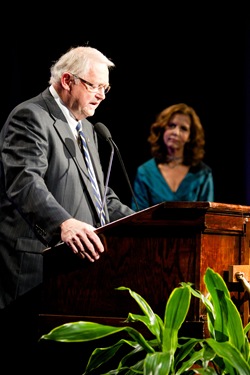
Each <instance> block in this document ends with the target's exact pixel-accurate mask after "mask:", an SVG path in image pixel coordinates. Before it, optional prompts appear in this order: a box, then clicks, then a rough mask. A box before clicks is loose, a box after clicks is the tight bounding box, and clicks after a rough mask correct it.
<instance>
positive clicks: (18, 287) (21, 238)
mask: <svg viewBox="0 0 250 375" xmlns="http://www.w3.org/2000/svg"><path fill="white" fill-rule="evenodd" d="M82 123H83V131H84V133H85V136H86V138H87V142H88V146H89V152H90V155H91V157H92V160H93V164H94V167H95V171H96V176H97V180H98V183H99V186H100V191H101V194H103V192H104V176H103V171H102V167H101V163H100V159H99V154H98V149H97V136H96V133H95V131H94V129H93V125H92V124H91V123H90V122H89V121H87V120H84V121H82ZM105 212H106V216H107V218H108V220H110V221H114V220H117V219H119V218H121V217H123V216H127V215H130V214H132V213H133V212H134V211H132V210H131V209H130V208H129V207H128V206H126V205H124V204H122V203H121V201H120V200H119V198H118V197H117V195H116V194H115V193H114V192H113V191H112V189H110V188H108V189H107V195H106V205H105ZM71 217H74V218H76V219H78V220H82V221H84V222H87V223H89V224H91V225H93V226H95V227H98V226H99V225H100V222H99V218H98V215H97V211H96V207H95V203H94V196H93V193H92V188H91V183H90V180H89V177H88V172H87V169H86V165H85V163H84V160H83V156H82V154H81V152H80V149H79V147H78V145H77V142H76V140H75V138H74V136H73V134H72V132H71V130H70V127H69V125H68V123H67V122H66V119H65V117H64V115H63V113H62V111H61V110H60V108H59V107H58V105H57V103H56V102H55V100H54V98H53V97H52V95H51V94H50V92H49V89H46V90H45V91H44V92H42V93H41V94H39V95H38V96H36V97H34V98H32V99H30V100H28V101H26V102H24V103H21V104H19V105H18V106H17V107H16V108H14V109H13V111H12V112H11V113H10V115H9V117H8V119H7V121H6V123H5V125H4V126H3V128H2V130H1V133H0V308H4V307H5V306H6V305H8V304H9V303H10V302H12V301H13V300H15V299H17V297H18V296H21V295H23V294H24V293H26V292H28V291H29V290H31V289H32V288H35V287H36V286H38V285H39V284H40V283H41V282H42V271H43V264H42V255H41V251H42V250H43V249H44V248H45V247H47V246H53V245H55V244H56V243H58V242H59V241H60V230H59V229H60V228H59V226H60V224H61V223H62V222H63V221H65V220H67V219H69V218H71Z"/></svg>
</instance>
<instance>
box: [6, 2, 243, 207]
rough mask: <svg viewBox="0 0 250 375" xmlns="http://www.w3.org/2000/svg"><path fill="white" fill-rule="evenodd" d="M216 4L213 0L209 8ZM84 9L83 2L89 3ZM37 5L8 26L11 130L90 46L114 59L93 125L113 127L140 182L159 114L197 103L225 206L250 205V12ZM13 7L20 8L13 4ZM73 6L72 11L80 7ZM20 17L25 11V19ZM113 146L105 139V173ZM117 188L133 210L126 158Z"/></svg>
mask: <svg viewBox="0 0 250 375" xmlns="http://www.w3.org/2000/svg"><path fill="white" fill-rule="evenodd" d="M209 4H210V3H209ZM80 5H81V4H80ZM80 5H78V6H77V4H75V3H74V4H73V3H72V4H68V6H67V7H65V9H64V10H63V9H62V5H61V4H58V9H56V8H55V9H52V8H49V7H47V8H46V9H45V8H43V7H41V5H39V4H37V3H34V5H33V9H31V10H29V12H30V11H31V14H28V10H27V12H26V10H25V9H24V8H23V6H22V7H20V9H17V8H15V9H13V11H14V14H13V11H12V13H11V12H9V13H8V15H9V17H10V14H12V15H11V23H10V24H9V27H8V26H7V27H6V26H4V27H3V26H1V35H2V37H1V39H2V62H3V66H2V109H1V125H3V123H4V121H5V120H6V118H7V116H8V113H9V112H10V110H11V109H12V108H13V107H14V106H15V105H16V104H18V103H19V102H21V101H23V100H26V99H28V98H30V97H32V96H35V95H37V94H38V93H39V92H40V91H43V90H44V89H45V88H46V86H47V85H48V80H49V76H50V71H49V69H50V66H51V65H52V63H53V62H54V61H55V60H57V59H58V58H59V56H60V55H61V54H63V53H65V52H66V50H68V49H69V48H70V47H75V46H78V45H85V44H89V45H90V46H92V47H95V48H98V49H100V50H101V51H102V52H103V53H104V54H105V55H106V56H107V57H109V58H111V59H112V61H113V62H114V63H115V65H116V67H115V68H114V70H112V71H111V72H110V84H111V86H112V89H111V91H110V93H108V95H107V97H106V100H105V101H104V102H102V103H101V105H100V107H99V108H98V109H97V110H96V113H95V116H94V117H93V118H89V120H91V121H92V122H94V123H95V122H97V121H100V122H103V123H104V124H105V125H106V126H107V127H108V128H109V130H110V132H111V134H112V137H113V140H114V141H115V143H116V144H117V146H118V147H119V149H120V153H121V155H122V158H123V162H124V164H125V166H126V170H127V173H128V176H129V178H130V181H131V183H132V182H133V178H134V175H135V171H136V168H137V167H138V165H139V164H141V163H143V162H144V161H146V160H147V159H148V158H149V157H151V156H150V151H149V145H148V143H147V137H148V134H149V128H150V125H151V123H152V122H153V121H154V119H155V116H156V114H157V113H158V112H160V111H161V110H162V109H163V108H165V107H167V106H169V105H172V104H174V103H178V102H186V103H187V104H189V105H191V106H193V107H194V109H195V110H196V112H197V113H198V115H199V116H200V119H201V122H202V124H203V126H204V129H205V135H206V156H205V162H207V163H208V164H209V165H210V166H211V167H212V169H213V174H214V182H215V201H216V202H223V203H232V204H241V205H250V192H249V193H248V190H250V177H248V176H250V166H249V162H248V160H250V151H249V146H248V144H249V141H248V139H249V137H250V130H249V126H250V125H249V122H250V114H249V113H250V95H249V87H250V78H249V76H250V74H249V71H250V32H249V26H250V19H249V17H248V11H247V9H246V8H245V9H244V8H243V7H242V8H240V7H239V6H238V8H236V9H235V8H233V7H232V8H230V9H228V6H227V8H226V7H223V9H222V4H221V7H220V10H218V9H217V8H216V7H211V6H210V7H208V5H207V4H205V3H204V2H203V3H202V7H203V8H202V9H201V8H198V9H197V6H195V5H194V6H193V9H191V8H190V6H187V5H186V6H185V7H184V6H183V4H181V3H176V4H175V6H174V7H173V6H171V7H170V6H169V3H160V4H157V2H155V3H151V4H150V5H148V7H147V8H146V7H145V6H143V7H140V6H139V5H138V6H137V10H136V11H135V9H134V8H133V6H135V4H134V5H133V4H130V5H129V4H128V3H124V4H123V3H119V8H118V3H117V5H116V6H111V5H108V4H106V3H105V4H103V5H102V8H100V5H98V4H96V5H94V6H93V7H92V9H86V7H85V6H83V5H82V7H80ZM9 7H10V8H11V6H9ZM70 7H72V8H70ZM19 12H20V13H19ZM110 151H111V149H110V147H109V144H108V143H106V142H104V141H101V140H100V152H101V155H102V158H103V168H104V172H106V171H107V163H108V160H109V155H110ZM110 186H111V187H112V188H114V190H115V191H116V193H117V194H118V196H119V197H120V198H121V199H122V200H123V201H124V202H125V203H128V204H130V200H131V193H130V190H129V187H128V184H127V182H126V179H125V177H124V174H123V172H122V169H121V166H120V163H119V160H118V158H117V155H115V156H114V161H113V165H112V170H111V176H110Z"/></svg>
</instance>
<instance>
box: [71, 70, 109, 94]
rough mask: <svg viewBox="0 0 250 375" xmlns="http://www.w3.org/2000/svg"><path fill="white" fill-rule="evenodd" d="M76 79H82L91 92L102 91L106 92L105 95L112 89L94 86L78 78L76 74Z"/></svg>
mask: <svg viewBox="0 0 250 375" xmlns="http://www.w3.org/2000/svg"><path fill="white" fill-rule="evenodd" d="M72 75H73V76H74V77H75V78H77V79H80V81H81V83H82V84H83V85H84V86H85V87H86V89H87V90H89V92H98V91H100V90H104V94H107V93H108V92H109V90H110V89H111V86H109V85H108V86H104V85H94V84H93V83H90V82H88V81H85V79H83V78H81V77H79V76H77V75H76V74H72Z"/></svg>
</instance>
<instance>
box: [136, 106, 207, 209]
mask: <svg viewBox="0 0 250 375" xmlns="http://www.w3.org/2000/svg"><path fill="white" fill-rule="evenodd" d="M148 142H149V143H150V147H151V155H152V158H151V159H149V160H148V161H146V162H145V163H143V164H141V165H140V166H139V167H138V168H137V172H136V176H135V180H134V193H135V198H136V201H137V204H138V206H139V209H140V210H142V209H144V208H147V207H150V206H153V205H155V204H158V203H161V202H164V201H193V202H194V201H213V200H214V183H213V176H212V170H211V168H210V167H209V166H208V165H207V164H205V163H204V162H203V158H204V155H205V150H204V146H205V136H204V130H203V127H202V124H201V122H200V119H199V116H198V115H197V114H196V112H195V110H194V109H193V108H192V107H190V106H188V105H187V104H185V103H179V104H174V105H172V106H170V107H167V108H165V109H164V110H163V111H162V112H161V113H160V114H159V115H158V116H157V117H156V121H155V122H154V123H153V124H152V125H151V128H150V135H149V137H148ZM132 208H133V209H134V210H136V205H135V202H134V201H132Z"/></svg>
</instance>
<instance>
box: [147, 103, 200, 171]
mask: <svg viewBox="0 0 250 375" xmlns="http://www.w3.org/2000/svg"><path fill="white" fill-rule="evenodd" d="M177 113H179V114H183V115H188V116H189V117H190V120H191V125H190V141H189V142H187V143H186V144H185V148H184V160H183V164H185V165H189V166H195V165H197V164H198V163H199V162H200V161H202V160H203V158H204V155H205V149H204V147H205V135H204V129H203V127H202V125H201V122H200V118H199V116H198V115H197V113H196V112H195V110H194V109H193V108H192V107H190V106H188V105H187V104H185V103H179V104H174V105H172V106H170V107H167V108H165V109H164V110H163V111H161V112H160V113H159V114H158V115H157V117H156V120H155V122H154V123H153V124H152V125H151V127H150V135H149V137H148V142H149V143H150V145H151V155H152V156H153V157H154V158H155V159H156V161H157V163H165V162H166V160H167V152H168V151H167V147H166V145H165V143H164V141H163V133H164V132H165V130H166V126H167V125H168V124H169V123H170V121H171V119H172V118H173V116H174V115H175V114H177Z"/></svg>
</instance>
